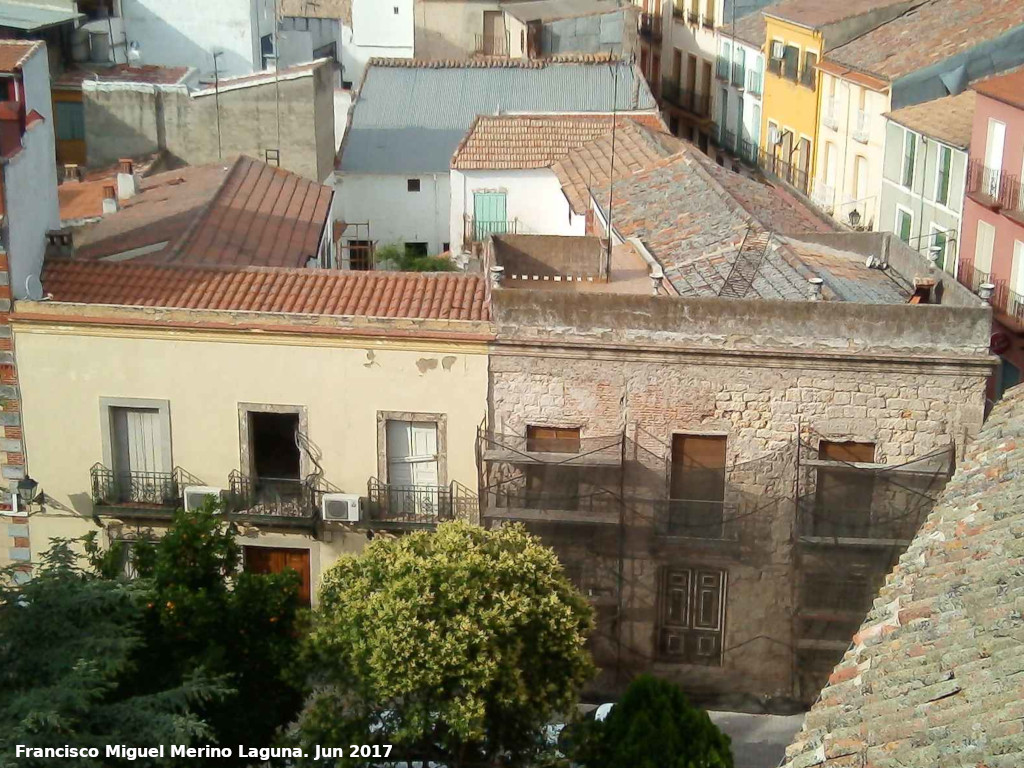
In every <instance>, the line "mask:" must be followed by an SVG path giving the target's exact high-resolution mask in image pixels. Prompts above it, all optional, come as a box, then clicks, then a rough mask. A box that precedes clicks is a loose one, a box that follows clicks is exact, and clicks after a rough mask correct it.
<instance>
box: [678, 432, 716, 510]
mask: <svg viewBox="0 0 1024 768" xmlns="http://www.w3.org/2000/svg"><path fill="white" fill-rule="evenodd" d="M725 448H726V438H725V437H724V436H721V435H673V436H672V476H671V497H672V498H673V499H693V500H695V501H723V500H724V499H725Z"/></svg>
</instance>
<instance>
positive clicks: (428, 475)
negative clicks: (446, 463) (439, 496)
mask: <svg viewBox="0 0 1024 768" xmlns="http://www.w3.org/2000/svg"><path fill="white" fill-rule="evenodd" d="M386 450H387V472H388V474H387V481H388V483H389V484H390V485H398V486H432V487H436V486H437V485H439V483H440V477H439V471H438V441H437V422H434V421H405V420H400V419H389V420H388V422H387V449H386Z"/></svg>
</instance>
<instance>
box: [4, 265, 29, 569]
mask: <svg viewBox="0 0 1024 768" xmlns="http://www.w3.org/2000/svg"><path fill="white" fill-rule="evenodd" d="M10 312H11V285H10V273H9V272H8V262H7V254H6V253H5V252H4V251H3V250H2V249H0V430H2V431H0V476H2V478H3V482H2V483H0V567H3V566H6V565H11V564H15V565H17V566H18V567H19V569H21V572H22V573H25V574H26V575H27V574H28V569H29V561H30V559H31V555H32V553H31V549H30V548H29V536H28V516H27V515H24V514H19V515H14V514H12V510H13V506H12V503H11V502H12V494H14V493H16V492H17V486H18V481H19V480H20V479H21V478H23V477H24V476H25V445H24V442H23V441H22V434H21V394H20V392H19V390H18V369H17V366H16V364H15V359H14V339H13V337H12V334H11V326H10Z"/></svg>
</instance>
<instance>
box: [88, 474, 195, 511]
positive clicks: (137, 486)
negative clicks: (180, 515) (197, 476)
mask: <svg viewBox="0 0 1024 768" xmlns="http://www.w3.org/2000/svg"><path fill="white" fill-rule="evenodd" d="M89 474H90V477H91V480H92V501H93V504H96V505H97V506H110V507H113V506H125V507H131V506H141V507H156V508H166V509H168V510H170V511H173V510H174V509H177V508H178V507H180V506H181V489H182V483H181V482H179V481H180V478H181V474H182V473H181V470H179V469H175V470H173V471H171V472H132V471H129V472H115V471H114V470H112V469H108V468H107V467H105V466H103V465H102V464H95V465H93V467H92V469H91V470H89Z"/></svg>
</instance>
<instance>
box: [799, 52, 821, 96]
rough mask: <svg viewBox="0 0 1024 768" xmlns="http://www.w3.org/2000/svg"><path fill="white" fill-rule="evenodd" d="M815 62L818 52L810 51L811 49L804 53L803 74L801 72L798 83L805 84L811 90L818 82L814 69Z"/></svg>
mask: <svg viewBox="0 0 1024 768" xmlns="http://www.w3.org/2000/svg"><path fill="white" fill-rule="evenodd" d="M817 63H818V54H816V53H812V52H811V51H807V52H806V53H804V71H803V74H801V76H800V83H801V84H802V85H806V86H807V87H808V88H810V89H811V90H812V91H813V90H814V88H815V86H816V85H817V82H818V81H817V77H818V73H817V72H816V71H815V69H814V67H815V66H816V65H817Z"/></svg>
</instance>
